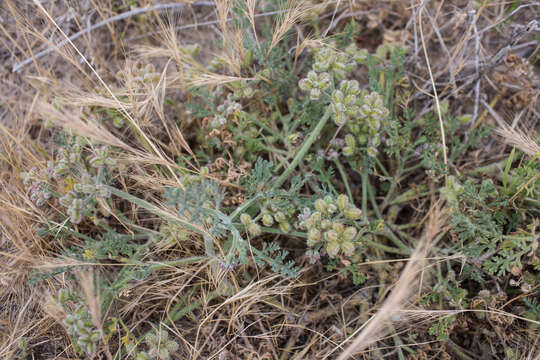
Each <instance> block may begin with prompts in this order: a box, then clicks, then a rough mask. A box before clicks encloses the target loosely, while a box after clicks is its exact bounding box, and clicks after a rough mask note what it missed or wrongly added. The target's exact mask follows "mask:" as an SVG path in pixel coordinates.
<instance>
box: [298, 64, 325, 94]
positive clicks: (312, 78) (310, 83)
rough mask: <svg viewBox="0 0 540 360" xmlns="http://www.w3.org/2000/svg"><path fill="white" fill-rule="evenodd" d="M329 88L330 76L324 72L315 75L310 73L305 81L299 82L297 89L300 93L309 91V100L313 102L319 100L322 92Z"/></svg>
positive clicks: (313, 72) (312, 72)
mask: <svg viewBox="0 0 540 360" xmlns="http://www.w3.org/2000/svg"><path fill="white" fill-rule="evenodd" d="M329 86H330V75H329V74H328V73H326V72H323V73H320V74H317V73H316V72H315V71H313V70H312V71H310V72H309V73H308V74H307V77H306V78H305V79H302V80H300V82H299V83H298V87H299V88H300V89H301V90H302V91H306V92H307V91H309V98H310V99H311V100H313V101H315V100H319V99H320V97H321V94H322V91H323V90H325V89H327V88H328V87H329Z"/></svg>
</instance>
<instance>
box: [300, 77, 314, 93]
mask: <svg viewBox="0 0 540 360" xmlns="http://www.w3.org/2000/svg"><path fill="white" fill-rule="evenodd" d="M298 87H299V88H300V90H302V91H310V90H311V89H312V88H313V83H312V82H311V81H310V80H309V79H302V80H300V81H299V82H298Z"/></svg>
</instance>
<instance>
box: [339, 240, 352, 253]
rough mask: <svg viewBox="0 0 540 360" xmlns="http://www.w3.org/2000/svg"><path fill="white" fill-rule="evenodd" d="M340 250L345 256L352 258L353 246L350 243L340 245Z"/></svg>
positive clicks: (345, 242)
mask: <svg viewBox="0 0 540 360" xmlns="http://www.w3.org/2000/svg"><path fill="white" fill-rule="evenodd" d="M341 250H342V251H343V253H344V254H345V255H347V256H352V255H354V244H353V243H352V242H350V241H344V242H343V243H342V244H341Z"/></svg>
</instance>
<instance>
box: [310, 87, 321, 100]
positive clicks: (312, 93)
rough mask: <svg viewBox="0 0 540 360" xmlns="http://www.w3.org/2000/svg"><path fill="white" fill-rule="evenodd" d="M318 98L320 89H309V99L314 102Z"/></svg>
mask: <svg viewBox="0 0 540 360" xmlns="http://www.w3.org/2000/svg"><path fill="white" fill-rule="evenodd" d="M320 97H321V89H319V88H315V87H314V88H313V89H311V91H310V92H309V98H310V99H311V100H314V101H316V100H319V99H320Z"/></svg>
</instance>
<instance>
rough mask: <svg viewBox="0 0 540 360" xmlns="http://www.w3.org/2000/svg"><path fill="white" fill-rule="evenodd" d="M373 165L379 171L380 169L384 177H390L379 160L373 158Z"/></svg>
mask: <svg viewBox="0 0 540 360" xmlns="http://www.w3.org/2000/svg"><path fill="white" fill-rule="evenodd" d="M375 163H376V164H377V165H378V166H379V169H381V171H382V173H383V174H384V176H387V177H390V174H389V173H388V171H387V170H386V168H385V167H384V165H383V164H382V163H381V160H379V158H377V157H375Z"/></svg>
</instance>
